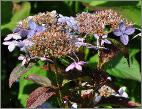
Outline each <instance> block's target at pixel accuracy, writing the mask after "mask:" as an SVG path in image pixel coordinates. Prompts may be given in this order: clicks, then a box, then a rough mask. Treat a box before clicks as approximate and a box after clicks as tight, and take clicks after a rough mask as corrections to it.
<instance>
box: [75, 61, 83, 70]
mask: <svg viewBox="0 0 142 109" xmlns="http://www.w3.org/2000/svg"><path fill="white" fill-rule="evenodd" d="M75 68H76V69H77V70H79V71H82V66H80V65H79V64H78V63H75Z"/></svg>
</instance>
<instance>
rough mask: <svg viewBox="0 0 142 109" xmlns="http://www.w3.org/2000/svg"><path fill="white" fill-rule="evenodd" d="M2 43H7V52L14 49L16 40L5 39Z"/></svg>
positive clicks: (16, 43)
mask: <svg viewBox="0 0 142 109" xmlns="http://www.w3.org/2000/svg"><path fill="white" fill-rule="evenodd" d="M3 45H8V50H9V52H12V51H13V50H14V49H15V47H16V46H17V45H18V42H17V41H6V42H3Z"/></svg>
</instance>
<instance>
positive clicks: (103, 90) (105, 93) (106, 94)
mask: <svg viewBox="0 0 142 109" xmlns="http://www.w3.org/2000/svg"><path fill="white" fill-rule="evenodd" d="M98 91H99V93H100V96H104V97H109V96H110V95H112V94H114V93H115V91H114V90H113V89H112V88H110V87H109V86H106V85H103V86H102V87H101V88H100V89H99V90H98Z"/></svg>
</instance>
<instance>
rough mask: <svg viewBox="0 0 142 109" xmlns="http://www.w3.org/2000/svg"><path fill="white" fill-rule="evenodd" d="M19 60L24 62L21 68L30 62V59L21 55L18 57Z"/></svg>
mask: <svg viewBox="0 0 142 109" xmlns="http://www.w3.org/2000/svg"><path fill="white" fill-rule="evenodd" d="M18 60H22V64H21V66H24V65H25V64H27V63H28V62H29V61H30V58H29V57H25V56H23V55H21V56H19V57H18Z"/></svg>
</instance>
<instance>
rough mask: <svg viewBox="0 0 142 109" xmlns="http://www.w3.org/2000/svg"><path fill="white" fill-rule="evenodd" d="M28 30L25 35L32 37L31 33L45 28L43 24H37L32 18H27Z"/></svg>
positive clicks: (33, 33)
mask: <svg viewBox="0 0 142 109" xmlns="http://www.w3.org/2000/svg"><path fill="white" fill-rule="evenodd" d="M28 25H29V32H28V35H27V37H28V38H32V36H33V35H35V34H36V33H38V32H43V31H44V30H45V27H44V26H38V25H37V24H36V23H35V22H34V21H33V20H29V22H28Z"/></svg>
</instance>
